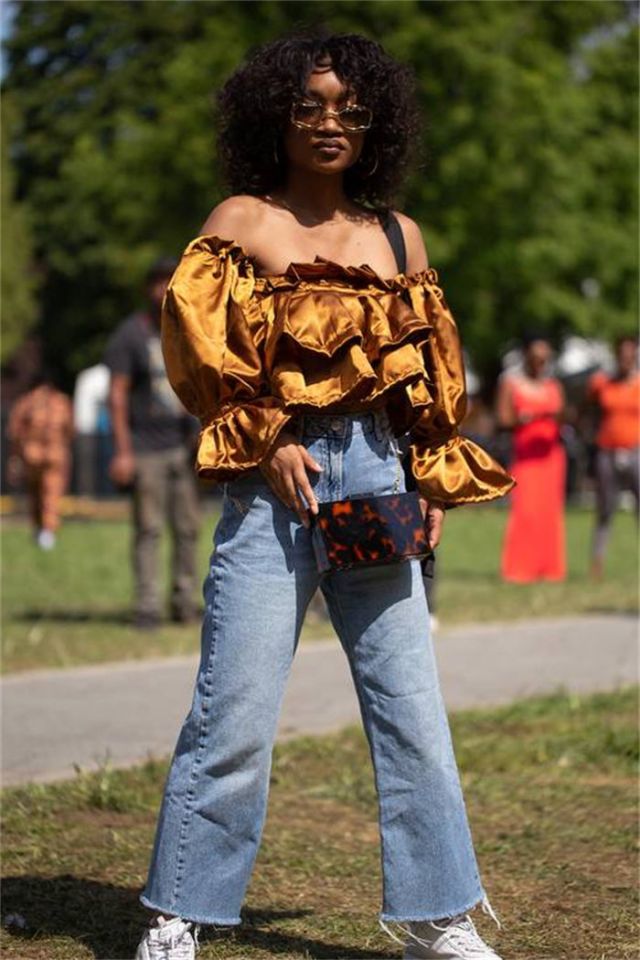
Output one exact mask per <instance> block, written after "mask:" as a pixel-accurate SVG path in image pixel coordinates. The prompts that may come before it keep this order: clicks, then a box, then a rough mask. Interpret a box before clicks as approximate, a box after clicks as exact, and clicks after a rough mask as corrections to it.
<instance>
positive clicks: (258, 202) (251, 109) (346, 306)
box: [137, 32, 512, 960]
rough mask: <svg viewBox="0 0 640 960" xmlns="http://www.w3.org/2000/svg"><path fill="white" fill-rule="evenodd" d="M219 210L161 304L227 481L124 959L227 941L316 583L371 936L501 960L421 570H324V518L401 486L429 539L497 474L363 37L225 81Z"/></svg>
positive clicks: (384, 63)
mask: <svg viewBox="0 0 640 960" xmlns="http://www.w3.org/2000/svg"><path fill="white" fill-rule="evenodd" d="M219 103H220V141H219V146H220V156H221V158H222V161H223V164H224V167H225V169H226V174H227V178H228V182H229V186H230V196H229V197H228V199H226V200H224V201H223V202H222V203H220V204H219V205H218V206H217V207H215V209H214V210H213V211H212V212H211V214H210V215H209V217H208V218H207V220H206V221H205V223H204V226H203V227H202V229H201V231H200V235H199V236H198V237H197V238H196V239H195V240H193V241H192V242H191V243H190V244H189V246H188V247H187V249H186V250H185V252H184V255H183V257H182V260H181V262H180V265H179V266H178V269H177V270H176V272H175V274H174V276H173V278H172V281H171V283H170V285H169V289H168V292H167V296H166V299H165V304H164V315H163V346H164V352H165V359H166V363H167V370H168V374H169V378H170V380H171V383H172V384H173V386H174V388H175V390H176V392H177V393H178V395H179V396H180V398H181V399H182V401H183V403H184V404H185V406H186V407H187V408H188V409H189V410H190V411H191V412H192V413H194V414H195V415H197V416H198V417H199V418H200V420H201V423H202V432H201V436H200V447H199V452H198V461H197V468H198V471H199V473H200V475H202V476H205V477H209V478H213V479H214V480H216V481H219V482H221V483H222V484H223V485H224V498H223V507H222V515H221V518H220V521H219V523H218V526H217V528H216V531H215V537H214V547H215V549H214V553H213V555H212V558H211V564H210V569H209V574H208V577H207V580H206V582H205V587H204V594H205V615H204V622H203V627H202V649H201V660H200V665H199V669H198V675H197V679H196V684H195V690H194V694H193V702H192V705H191V710H190V712H189V714H188V716H187V717H186V719H185V721H184V724H183V727H182V730H181V732H180V736H179V738H178V742H177V745H176V748H175V752H174V755H173V759H172V762H171V767H170V770H169V773H168V777H167V782H166V785H165V790H164V797H163V802H162V807H161V810H160V815H159V821H158V826H157V832H156V838H155V844H154V849H153V855H152V858H151V865H150V870H149V877H148V882H147V885H146V887H145V890H144V891H143V893H142V894H141V896H140V899H141V901H142V903H143V904H145V906H147V907H149V908H151V909H152V910H154V911H156V914H155V917H154V919H153V920H152V925H151V927H150V929H149V930H148V931H147V932H146V933H145V935H144V937H143V939H142V941H141V943H140V946H139V948H138V953H137V957H138V960H159V958H160V957H162V958H164V960H166V958H169V960H178V958H179V960H186V958H192V957H194V956H195V950H196V947H197V931H198V926H199V925H200V924H211V925H236V924H239V923H240V922H241V920H240V908H241V905H242V901H243V898H244V894H245V890H246V887H247V884H248V882H249V878H250V875H251V872H252V869H253V864H254V861H255V857H256V854H257V851H258V847H259V843H260V838H261V833H262V827H263V822H264V818H265V812H266V806H267V795H268V783H269V772H270V764H271V753H272V746H273V741H274V737H275V733H276V726H277V719H278V714H279V709H280V704H281V700H282V695H283V690H284V687H285V682H286V679H287V676H288V673H289V668H290V666H291V662H292V659H293V656H294V653H295V650H296V646H297V643H298V637H299V634H300V629H301V626H302V622H303V619H304V614H305V610H306V608H307V606H308V604H309V602H310V600H311V598H312V596H313V594H314V592H315V591H316V589H317V588H318V586H320V588H321V589H322V591H323V593H324V596H325V599H326V601H327V605H328V608H329V611H330V614H331V618H332V621H333V624H334V626H335V629H336V631H337V633H338V635H339V637H340V641H341V643H342V646H343V648H344V651H345V653H346V655H347V658H348V662H349V666H350V669H351V672H352V676H353V680H354V683H355V687H356V691H357V694H358V698H359V702H360V707H361V713H362V719H363V723H364V727H365V730H366V734H367V738H368V742H369V746H370V751H371V757H372V762H373V768H374V773H375V782H376V789H377V795H378V801H379V826H380V836H381V854H382V872H383V909H382V912H381V914H380V923H381V924H382V925H383V927H384V929H385V930H386V931H387V932H388V933H389V934H390V935H391V936H392V937H394V939H396V940H397V939H399V938H398V937H397V935H396V934H395V933H394V932H393V930H392V929H391V928H390V927H389V926H388V924H389V923H391V922H394V923H398V924H400V926H401V928H402V931H403V938H402V941H401V942H403V943H404V944H405V953H404V956H405V957H413V958H419V957H423V958H424V957H431V958H449V960H452V958H459V960H471V958H474V960H482V958H484V960H496V957H497V954H495V953H494V951H493V950H492V949H491V948H490V947H488V946H487V945H486V944H485V943H484V942H483V941H482V940H481V938H480V936H479V935H478V933H477V931H476V929H475V927H474V924H473V921H472V920H471V918H470V916H469V915H468V911H470V910H471V909H472V908H473V907H474V906H477V905H478V904H481V905H482V907H483V909H484V910H485V912H488V913H490V914H491V916H493V917H494V919H495V915H494V914H493V911H492V909H491V906H490V904H489V902H488V899H487V896H486V893H485V891H484V888H483V886H482V883H481V881H480V877H479V874H478V867H477V863H476V858H475V854H474V849H473V844H472V840H471V836H470V831H469V826H468V822H467V816H466V812H465V805H464V800H463V796H462V792H461V787H460V781H459V776H458V771H457V767H456V761H455V757H454V753H453V749H452V744H451V737H450V733H449V726H448V721H447V716H446V712H445V708H444V705H443V701H442V696H441V693H440V689H439V685H438V677H437V671H436V664H435V660H434V655H433V649H432V646H431V640H430V636H429V616H428V610H427V604H426V600H425V594H424V589H423V586H422V578H421V569H420V563H419V562H418V561H417V560H412V561H411V562H409V563H395V564H387V565H374V566H354V567H352V568H351V569H348V570H340V571H331V572H329V573H325V574H321V573H320V572H319V570H318V567H317V565H316V562H315V559H314V552H313V548H312V539H311V537H312V532H311V529H310V516H311V517H312V516H313V515H317V513H318V504H319V503H324V502H327V501H335V500H341V499H346V498H357V497H362V496H363V495H365V494H366V495H369V494H373V495H385V494H392V493H400V492H403V491H404V489H405V481H404V475H403V471H402V467H401V459H400V451H399V447H398V438H400V437H403V436H404V435H405V434H409V435H410V439H411V469H412V473H413V477H414V479H415V483H416V485H417V487H418V490H419V493H420V495H421V498H422V504H423V510H424V513H425V526H426V530H427V535H428V540H429V543H430V545H431V547H434V546H435V545H436V544H437V543H438V541H439V538H440V532H441V528H442V523H443V517H444V510H445V508H446V507H447V506H451V505H454V504H462V503H476V502H479V501H482V500H489V499H492V498H494V497H498V496H501V495H502V494H504V493H505V492H507V490H508V489H510V487H511V485H512V482H511V480H510V478H509V477H508V476H507V475H506V474H505V473H504V471H503V470H502V469H501V468H500V467H499V466H498V465H497V464H496V463H495V462H494V461H493V460H492V459H491V458H490V457H489V456H488V455H487V454H486V453H485V452H484V451H483V450H481V449H480V448H479V447H477V446H476V445H474V444H473V443H472V442H471V441H468V440H466V439H464V438H463V437H461V436H460V435H459V434H458V425H459V423H460V421H461V420H462V418H463V415H464V410H465V394H464V372H463V368H462V360H461V351H460V345H459V341H458V337H457V333H456V328H455V324H454V321H453V319H452V317H451V314H450V312H449V310H448V307H447V304H446V301H445V299H444V296H443V293H442V290H441V289H440V287H439V286H438V283H437V280H438V278H437V274H436V271H435V270H433V269H432V268H430V267H429V265H428V262H427V255H426V252H425V248H424V244H423V242H422V237H421V234H420V230H419V228H418V226H417V225H416V224H415V223H414V222H413V221H412V220H411V219H409V217H407V216H404V215H403V214H401V213H397V212H395V211H391V210H390V209H389V202H390V199H391V197H392V195H393V192H394V190H395V189H396V188H397V186H398V185H399V183H400V182H401V180H402V177H403V174H404V173H405V171H406V169H407V161H408V157H409V154H410V151H411V148H412V147H413V146H415V143H416V139H417V111H416V107H415V102H414V94H413V82H412V78H411V74H410V72H409V70H408V69H407V68H406V67H404V66H402V65H400V64H398V63H395V62H394V61H393V60H392V59H391V58H390V57H389V56H387V54H386V53H385V52H384V51H383V50H382V48H381V47H380V46H379V45H378V44H377V43H374V42H372V41H370V40H367V39H365V38H364V37H361V36H358V35H337V36H336V35H330V34H325V33H322V32H319V33H311V34H306V33H305V34H298V35H295V36H293V37H289V38H286V39H283V40H278V41H276V42H274V43H271V44H268V45H266V46H263V47H262V48H260V49H258V50H256V51H255V52H254V53H253V55H252V56H251V57H250V59H249V61H248V62H247V63H246V64H244V65H243V66H242V67H241V68H240V69H239V70H238V71H237V72H236V73H235V74H234V75H233V76H232V77H231V78H230V79H229V80H228V82H227V83H226V84H225V86H224V88H223V89H222V91H221V93H220V97H219Z"/></svg>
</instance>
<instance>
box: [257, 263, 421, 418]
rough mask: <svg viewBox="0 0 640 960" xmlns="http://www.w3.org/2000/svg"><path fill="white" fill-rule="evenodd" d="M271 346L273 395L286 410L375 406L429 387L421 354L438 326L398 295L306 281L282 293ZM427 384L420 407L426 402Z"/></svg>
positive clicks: (267, 350) (275, 305)
mask: <svg viewBox="0 0 640 960" xmlns="http://www.w3.org/2000/svg"><path fill="white" fill-rule="evenodd" d="M271 315H272V322H271V323H270V325H269V331H268V333H267V337H266V341H265V344H264V358H265V370H266V375H267V379H268V381H269V384H270V387H271V391H272V394H273V395H274V396H276V397H279V398H280V399H281V400H282V401H283V403H284V404H285V406H286V407H291V406H295V407H300V406H304V407H307V406H310V407H317V408H323V407H327V406H329V405H331V404H335V403H340V404H344V403H347V402H352V401H360V400H363V399H365V398H366V400H367V401H371V402H372V403H375V402H376V401H379V399H380V398H381V397H382V396H384V395H386V394H387V393H388V392H389V391H391V390H392V389H396V388H399V387H402V386H403V385H405V384H409V383H415V384H417V383H418V382H419V381H420V380H423V381H428V377H427V375H426V371H425V367H424V360H423V355H422V348H423V346H424V344H425V343H426V342H427V340H428V338H429V334H430V330H431V324H430V323H429V322H428V321H426V320H425V319H424V318H420V317H418V316H417V315H416V314H415V313H414V312H413V310H412V309H411V307H409V306H408V305H407V304H406V303H405V302H404V301H403V300H401V299H400V298H399V297H398V296H396V295H395V294H393V293H385V294H381V293H378V292H377V291H376V293H375V294H373V293H372V292H371V291H370V290H366V289H363V290H357V289H356V290H354V289H351V288H348V287H347V288H345V287H340V286H337V285H327V286H324V287H322V288H318V286H317V285H316V286H311V285H309V284H308V283H307V282H304V281H301V282H300V283H299V284H298V286H297V287H296V288H295V289H290V290H283V289H280V290H279V291H277V292H275V293H274V295H273V301H272V306H271ZM425 393H427V394H428V389H427V387H426V383H425V386H424V388H423V391H422V395H421V398H420V399H421V402H422V403H424V402H427V401H426V397H425Z"/></svg>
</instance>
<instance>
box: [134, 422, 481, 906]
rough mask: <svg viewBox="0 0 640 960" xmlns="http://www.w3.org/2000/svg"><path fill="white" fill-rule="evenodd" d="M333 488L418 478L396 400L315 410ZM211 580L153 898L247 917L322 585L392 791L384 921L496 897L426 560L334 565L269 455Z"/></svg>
mask: <svg viewBox="0 0 640 960" xmlns="http://www.w3.org/2000/svg"><path fill="white" fill-rule="evenodd" d="M298 435H299V439H300V442H301V443H303V444H304V445H305V446H306V447H307V448H308V449H309V451H310V452H311V454H312V455H313V456H314V457H315V459H316V460H317V461H318V462H319V463H320V464H321V466H322V467H323V468H324V469H323V472H322V473H321V474H319V475H317V474H315V473H313V472H312V473H311V474H310V476H311V477H312V483H313V485H314V490H315V493H316V496H317V498H318V500H320V501H323V500H339V499H342V498H345V497H357V496H363V495H365V494H387V493H392V492H397V491H399V490H400V491H404V478H403V473H402V468H401V464H400V459H399V450H398V447H397V443H396V440H395V438H394V436H393V434H392V431H391V429H390V426H389V422H388V418H387V415H386V413H385V412H384V411H382V412H375V413H367V414H363V415H354V414H343V415H339V416H332V415H313V416H305V417H304V418H301V423H300V427H299V434H298ZM214 548H215V549H214V553H213V555H212V558H211V566H210V569H209V575H208V577H207V579H206V581H205V587H204V595H205V601H206V611H205V616H204V622H203V626H202V653H201V660H200V666H199V669H198V674H197V679H196V684H195V691H194V695H193V703H192V706H191V710H190V712H189V714H188V716H187V717H186V719H185V721H184V725H183V727H182V730H181V732H180V736H179V739H178V742H177V746H176V748H175V752H174V755H173V760H172V763H171V767H170V770H169V774H168V777H167V782H166V785H165V790H164V796H163V801H162V807H161V810H160V815H159V820H158V826H157V832H156V837H155V844H154V849H153V854H152V858H151V865H150V869H149V877H148V882H147V885H146V887H145V890H144V891H143V893H142V894H141V896H140V900H141V901H142V903H143V904H145V905H146V906H148V907H152V908H154V909H157V910H160V911H162V912H164V913H166V914H175V915H179V916H181V917H183V918H185V919H188V920H193V921H195V922H197V923H202V924H220V925H227V924H238V923H240V908H241V905H242V902H243V898H244V895H245V890H246V888H247V884H248V882H249V878H250V875H251V872H252V869H253V864H254V861H255V857H256V854H257V852H258V847H259V844H260V838H261V835H262V828H263V823H264V819H265V813H266V807H267V796H268V785H269V773H270V767H271V752H272V746H273V741H274V737H275V733H276V726H277V721H278V714H279V710H280V705H281V701H282V696H283V692H284V688H285V683H286V680H287V676H288V673H289V669H290V667H291V661H292V659H293V656H294V653H295V650H296V646H297V643H298V637H299V634H300V628H301V626H302V622H303V619H304V615H305V611H306V609H307V606H308V604H309V601H310V600H311V598H312V596H313V594H314V592H315V590H316V589H317V587H318V585H320V587H321V589H322V590H323V593H324V596H325V598H326V600H327V604H328V608H329V611H330V614H331V619H332V621H333V625H334V627H335V629H336V632H337V634H338V636H339V637H340V641H341V643H342V646H343V648H344V651H345V653H346V655H347V658H348V661H349V666H350V669H351V673H352V676H353V680H354V683H355V688H356V690H357V694H358V698H359V702H360V708H361V713H362V720H363V723H364V728H365V731H366V735H367V738H368V742H369V746H370V749H371V757H372V761H373V768H374V773H375V783H376V789H377V795H378V802H379V827H380V838H381V856H382V874H383V903H382V912H381V913H380V919H381V920H383V921H384V920H387V921H396V920H397V921H408V920H433V919H438V918H442V917H447V916H454V915H456V914H459V913H463V912H466V911H467V910H469V909H471V907H473V906H475V905H476V904H477V903H479V902H480V901H482V900H484V899H485V893H484V890H483V888H482V884H481V881H480V878H479V875H478V867H477V863H476V858H475V854H474V850H473V844H472V840H471V836H470V832H469V825H468V822H467V816H466V812H465V805H464V800H463V796H462V791H461V787H460V780H459V777H458V770H457V766H456V761H455V757H454V753H453V748H452V744H451V736H450V733H449V725H448V721H447V715H446V712H445V707H444V704H443V701H442V696H441V693H440V687H439V683H438V675H437V668H436V663H435V659H434V654H433V649H432V645H431V639H430V635H429V614H428V610H427V603H426V599H425V593H424V587H423V583H422V577H421V571H420V566H419V563H418V562H417V561H411V562H409V563H398V564H391V565H389V566H373V567H363V568H360V569H352V570H348V571H341V572H338V573H331V574H328V575H324V576H322V577H320V575H319V574H318V573H317V570H316V565H315V560H314V555H313V551H312V547H311V542H310V533H309V531H308V530H307V529H305V527H304V526H303V525H302V524H301V523H300V521H299V519H298V517H297V515H296V514H295V513H294V512H293V511H291V510H289V509H288V508H286V507H285V506H284V505H283V504H282V503H281V501H280V500H279V499H278V498H277V497H276V495H275V494H274V493H273V492H272V491H271V489H270V487H269V486H268V485H267V483H266V481H265V480H264V479H263V477H262V474H261V473H260V471H259V470H252V471H250V472H248V473H247V474H245V475H244V476H243V477H242V478H241V479H239V480H234V481H233V482H231V483H228V484H226V485H225V492H224V500H223V509H222V516H221V519H220V521H219V523H218V526H217V528H216V531H215V537H214Z"/></svg>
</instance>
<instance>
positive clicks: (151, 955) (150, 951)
mask: <svg viewBox="0 0 640 960" xmlns="http://www.w3.org/2000/svg"><path fill="white" fill-rule="evenodd" d="M192 929H193V935H192V934H191V930H192ZM199 929H200V927H199V925H198V924H194V923H191V922H190V921H188V920H182V919H181V918H180V917H173V918H172V919H171V920H167V919H165V917H163V916H159V917H158V919H157V920H156V921H155V922H154V925H153V926H151V927H149V929H148V930H147V931H146V933H145V935H144V936H143V938H142V940H141V941H140V943H139V944H138V949H137V950H136V957H135V960H195V956H196V952H197V950H198V946H199V944H198V931H199Z"/></svg>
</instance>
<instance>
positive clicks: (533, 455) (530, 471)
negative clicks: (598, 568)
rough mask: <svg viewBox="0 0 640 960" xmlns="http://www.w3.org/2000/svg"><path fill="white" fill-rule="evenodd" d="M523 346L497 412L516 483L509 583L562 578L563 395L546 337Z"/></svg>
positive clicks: (505, 559) (505, 567) (507, 549)
mask: <svg viewBox="0 0 640 960" xmlns="http://www.w3.org/2000/svg"><path fill="white" fill-rule="evenodd" d="M523 345H524V366H523V370H522V372H521V373H519V374H517V375H515V374H513V375H512V374H508V375H506V376H504V377H503V378H502V381H501V383H500V387H499V391H498V402H497V410H496V413H497V417H498V422H499V424H500V426H502V427H505V428H508V429H512V430H513V461H512V463H511V467H510V471H511V473H512V475H513V476H514V477H515V480H516V487H515V489H514V491H513V493H512V495H511V511H510V513H509V520H508V522H507V529H506V533H505V538H504V545H503V549H502V577H503V579H504V580H509V581H512V582H513V583H532V582H534V581H536V580H563V579H564V577H565V575H566V559H565V530H564V499H565V475H566V455H565V451H564V447H563V446H562V443H561V441H560V424H559V418H560V417H561V415H562V411H563V409H564V392H563V390H562V386H561V384H560V382H559V381H558V380H556V379H555V377H551V376H549V372H548V368H549V364H550V361H551V355H552V351H551V344H550V343H549V341H548V340H547V339H546V337H544V336H543V335H542V334H533V333H532V334H528V335H527V336H526V337H525V338H524V343H523Z"/></svg>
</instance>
